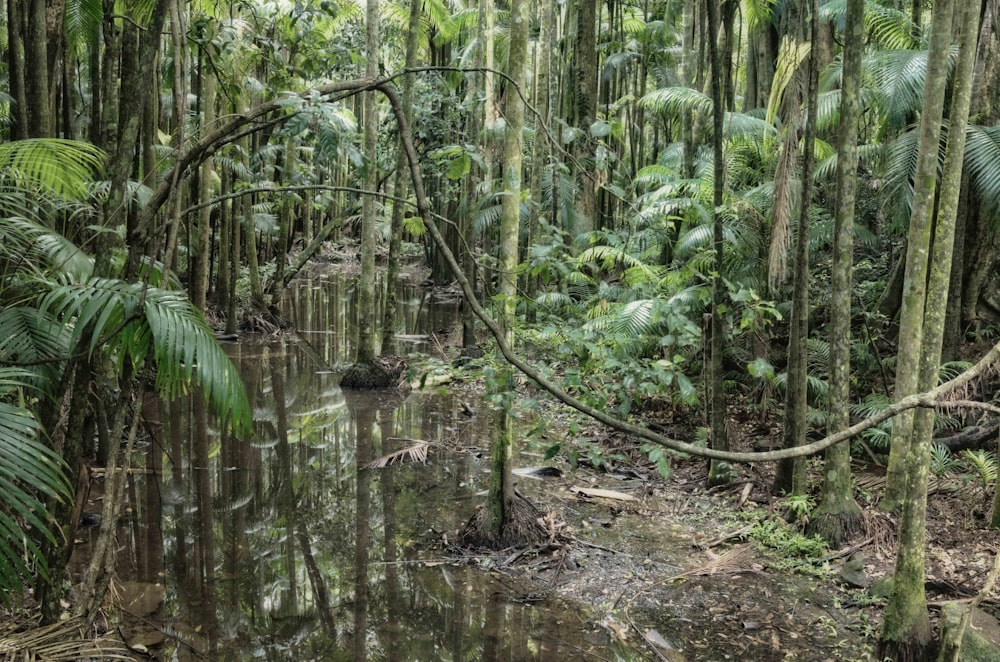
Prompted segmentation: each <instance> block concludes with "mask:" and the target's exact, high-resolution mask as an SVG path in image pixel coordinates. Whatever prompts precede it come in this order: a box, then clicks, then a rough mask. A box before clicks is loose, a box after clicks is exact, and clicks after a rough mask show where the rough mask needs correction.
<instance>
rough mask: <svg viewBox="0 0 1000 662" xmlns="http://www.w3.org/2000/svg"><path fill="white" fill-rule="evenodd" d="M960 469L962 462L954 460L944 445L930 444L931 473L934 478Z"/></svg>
mask: <svg viewBox="0 0 1000 662" xmlns="http://www.w3.org/2000/svg"><path fill="white" fill-rule="evenodd" d="M961 468H962V462H961V461H960V460H959V459H958V458H956V457H955V456H954V455H953V454H952V452H951V451H950V450H949V449H948V447H947V446H945V445H944V444H931V472H932V473H933V474H934V475H935V476H938V477H940V476H945V475H947V474H951V473H955V472H957V471H959V470H960V469H961Z"/></svg>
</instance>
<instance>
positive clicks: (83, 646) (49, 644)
mask: <svg viewBox="0 0 1000 662" xmlns="http://www.w3.org/2000/svg"><path fill="white" fill-rule="evenodd" d="M87 630H88V627H87V623H86V622H85V620H84V619H83V618H72V619H69V620H65V621H59V622H57V623H52V624H51V625H42V626H34V627H32V626H29V627H27V628H25V627H23V626H22V625H21V624H18V623H15V622H11V623H9V624H8V625H6V626H5V627H4V628H3V631H0V650H2V651H4V655H5V657H7V659H12V660H14V659H17V660H51V661H52V662H62V661H66V662H69V661H71V660H90V659H98V660H132V659H134V657H133V655H131V654H130V653H129V651H128V649H127V648H125V647H124V646H123V645H122V643H121V642H120V641H114V640H113V639H110V638H100V639H96V640H95V639H94V638H93V637H92V636H89V635H88V634H87Z"/></svg>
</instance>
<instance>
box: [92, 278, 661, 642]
mask: <svg viewBox="0 0 1000 662" xmlns="http://www.w3.org/2000/svg"><path fill="white" fill-rule="evenodd" d="M355 300H356V299H355V296H354V288H353V287H352V285H351V284H350V283H349V282H342V281H341V280H340V279H337V278H335V277H333V278H329V279H327V280H316V281H301V282H298V283H296V285H295V286H294V287H293V288H292V290H291V291H290V296H289V299H288V300H287V301H286V308H285V313H286V314H287V315H288V317H289V318H290V319H292V320H294V321H295V322H296V324H297V325H298V327H299V328H300V329H301V330H302V333H301V334H300V335H299V336H297V337H289V336H286V337H281V338H263V339H261V338H258V339H252V338H244V339H242V340H241V341H240V342H239V343H234V344H231V345H229V346H228V351H229V353H230V356H231V357H232V359H233V361H234V362H235V363H236V365H237V366H238V367H239V370H240V372H241V374H242V376H243V379H244V381H245V383H246V388H247V392H248V395H249V397H250V398H251V403H252V407H253V411H254V428H255V431H254V434H253V435H251V436H248V437H245V438H243V437H241V438H236V437H233V436H231V435H229V434H228V433H227V432H226V431H225V430H223V429H221V427H220V426H218V424H217V423H215V422H213V421H211V420H209V417H208V416H207V414H206V412H205V409H204V407H203V406H202V405H201V400H200V398H199V397H197V396H192V397H191V398H190V399H188V400H187V401H182V402H175V403H169V404H166V403H152V404H147V408H148V411H147V417H148V419H149V420H150V424H149V426H148V429H147V433H148V439H147V442H146V444H145V447H144V449H143V461H142V464H143V467H142V470H140V471H139V472H137V473H136V475H135V476H134V480H133V481H132V482H131V484H130V486H129V490H128V500H129V504H128V512H129V517H128V518H127V521H126V522H125V523H124V524H123V528H122V530H121V531H120V533H119V541H120V545H121V546H120V549H119V553H118V569H119V576H120V577H121V578H122V581H121V582H120V583H119V584H117V585H116V586H115V587H113V589H114V593H115V596H116V599H117V601H118V603H119V604H121V605H122V606H123V607H124V610H125V614H126V616H125V624H124V627H123V631H124V632H125V633H126V634H127V636H128V638H129V640H130V643H131V644H132V645H133V646H135V647H137V648H136V650H143V649H146V650H148V651H149V652H150V654H151V655H153V656H154V657H155V658H157V659H171V660H244V659H258V658H260V659H267V660H365V659H372V660H382V659H388V660H573V659H612V660H615V659H641V657H643V656H642V654H640V653H638V652H637V651H635V650H632V649H629V648H627V647H623V646H621V645H619V644H614V643H612V642H611V641H610V639H609V637H608V636H607V634H606V633H605V632H604V631H595V630H594V628H593V626H592V625H591V624H589V623H587V622H585V620H584V619H585V616H584V614H583V611H584V610H582V609H581V608H580V606H573V605H566V604H563V603H560V602H557V601H555V600H553V599H541V600H525V599H522V598H523V597H524V596H523V595H522V596H519V595H518V592H517V591H516V590H515V591H512V590H511V587H510V585H509V581H508V580H506V579H504V577H503V575H501V574H499V573H489V572H486V571H484V570H483V569H480V568H470V567H469V566H468V565H462V564H456V563H454V562H452V561H454V559H448V558H447V557H446V556H445V555H446V554H447V552H442V551H440V550H441V546H440V545H439V544H438V543H439V542H440V540H441V536H442V534H443V533H446V532H452V531H455V530H456V529H458V528H459V527H460V526H461V525H462V523H463V522H464V521H466V520H467V518H468V517H469V516H470V514H471V513H472V511H473V509H474V508H475V506H476V504H477V503H479V502H480V501H481V497H479V496H477V491H479V490H482V489H485V485H486V477H487V474H486V464H485V461H484V460H482V459H480V458H479V457H478V454H477V453H476V452H475V449H477V448H480V449H481V448H487V447H488V446H489V435H490V425H489V420H488V419H489V417H488V416H486V415H481V416H478V417H476V418H472V419H469V418H467V417H465V416H463V415H462V414H461V412H460V406H459V403H458V402H457V401H455V400H454V399H453V397H452V396H450V395H449V394H447V393H445V392H429V393H424V392H416V393H412V394H410V395H409V396H407V397H393V396H386V395H379V394H351V393H345V392H344V391H342V390H341V389H340V388H339V386H338V384H337V377H336V374H335V372H334V369H335V368H336V367H337V366H338V365H343V364H344V363H345V362H347V361H348V360H350V357H351V356H352V353H353V344H354V342H355V340H354V338H353V337H352V333H351V330H352V329H353V328H354V327H355V326H356V324H355V321H356V319H357V316H358V315H359V314H362V313H363V312H364V311H359V310H357V306H356V305H355ZM456 312H457V304H456V302H454V301H449V300H440V299H438V300H435V299H434V298H432V297H431V296H430V295H429V294H428V292H427V291H424V290H421V289H420V288H415V287H406V288H404V289H403V290H402V292H401V301H400V313H401V314H400V316H399V317H400V328H399V331H400V332H401V333H403V334H406V335H419V334H424V333H427V332H429V331H438V330H440V329H446V328H449V327H451V326H452V324H453V321H454V320H455V315H456ZM429 349H430V348H429V347H428V346H426V345H420V344H417V343H412V342H411V343H410V344H409V345H404V347H403V349H402V353H406V352H408V351H429ZM414 440H429V441H433V442H435V443H436V444H437V445H435V446H432V447H431V448H430V453H429V455H430V456H429V458H428V462H427V463H426V464H414V463H406V464H396V465H393V466H390V467H388V468H384V469H374V470H373V469H368V468H366V467H367V465H368V464H369V463H370V462H372V460H373V459H374V458H378V457H380V456H384V455H386V454H388V453H391V452H394V451H398V450H400V449H403V448H406V447H407V446H410V445H412V444H413V443H414ZM95 507H97V505H96V504H95ZM139 647H142V648H139Z"/></svg>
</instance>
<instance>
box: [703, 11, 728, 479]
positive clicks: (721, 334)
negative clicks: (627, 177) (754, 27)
mask: <svg viewBox="0 0 1000 662" xmlns="http://www.w3.org/2000/svg"><path fill="white" fill-rule="evenodd" d="M706 4H707V8H708V49H709V53H710V55H709V58H710V62H711V67H712V74H711V75H712V78H711V87H712V164H713V165H712V176H713V180H712V250H713V251H714V252H715V272H714V273H713V274H712V324H711V327H712V339H711V343H712V347H711V365H710V368H709V375H707V376H706V377H707V378H708V379H710V380H711V385H712V388H711V391H712V417H711V428H712V437H711V440H712V448H714V449H716V450H729V438H728V435H727V431H726V393H725V390H724V389H725V386H724V384H725V380H724V379H723V367H722V354H723V352H724V351H725V329H724V326H723V316H724V314H725V313H724V312H723V308H724V306H725V301H726V292H725V287H726V285H725V262H724V261H723V250H724V248H725V243H724V242H723V235H722V193H723V190H724V188H725V177H726V162H725V157H724V155H723V153H722V130H723V129H722V120H723V116H724V115H725V112H724V108H723V105H722V54H721V53H720V52H719V43H718V40H717V38H716V37H717V35H718V34H719V0H707V3H706ZM731 477H732V472H731V470H730V466H729V464H728V463H727V462H717V461H714V460H713V461H712V462H711V464H710V465H709V469H708V484H709V485H721V484H724V483H728V482H729V481H730V479H731Z"/></svg>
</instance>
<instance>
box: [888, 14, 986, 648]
mask: <svg viewBox="0 0 1000 662" xmlns="http://www.w3.org/2000/svg"><path fill="white" fill-rule="evenodd" d="M941 4H942V5H945V4H950V3H946V2H942V3H941ZM939 8H941V6H940V5H939V6H935V8H934V18H933V19H932V21H933V20H935V19H936V15H937V12H938V9H939ZM949 9H950V7H949ZM955 27H956V28H957V32H958V42H959V49H960V50H959V58H958V62H957V64H956V66H955V73H954V77H953V85H952V96H951V112H950V117H949V130H948V147H947V150H946V152H945V158H944V166H943V167H942V170H941V187H940V190H941V193H940V199H939V201H938V213H937V219H936V222H935V223H934V238H933V249H932V253H931V256H930V260H929V264H928V265H927V267H926V268H925V272H929V275H930V278H929V280H928V283H927V293H926V303H925V305H924V307H923V309H924V317H923V334H922V337H921V342H920V353H919V379H918V381H917V388H918V389H928V388H934V387H935V386H937V384H938V377H939V370H940V365H941V347H942V342H943V338H944V322H945V313H946V311H947V306H948V285H949V282H950V279H951V261H952V250H953V247H954V239H955V217H956V214H957V211H958V198H959V189H960V187H961V182H962V161H963V159H964V156H965V135H966V134H965V130H966V125H967V123H968V119H969V106H970V103H971V96H972V70H973V66H974V65H975V55H976V50H977V49H976V36H977V34H978V27H979V3H973V2H959V3H955ZM948 32H949V33H950V32H951V30H950V29H949V30H948ZM929 57H934V53H933V51H932V52H931V53H930V55H929ZM934 82H937V81H934ZM931 83H932V81H931V79H930V74H928V80H927V82H926V83H925V85H930V84H931ZM940 84H941V86H942V88H943V87H944V85H943V81H941V82H940ZM925 94H926V92H925ZM925 108H926V106H925ZM933 149H934V151H935V156H936V153H937V145H936V144H934V145H933ZM918 158H919V157H918ZM914 203H916V199H914ZM911 223H912V221H911ZM912 249H913V244H911V250H912ZM923 259H924V261H925V262H926V261H927V250H926V248H925V249H924V255H923ZM902 337H903V329H902V328H900V338H902ZM911 369H912V366H911ZM933 432H934V410H933V409H920V410H918V411H917V412H916V413H915V414H914V417H913V430H912V433H911V439H910V443H909V446H910V448H909V449H908V452H907V453H906V463H905V467H906V477H905V483H904V485H905V489H904V490H903V491H902V507H903V508H902V516H901V518H900V526H899V546H898V549H897V553H896V571H895V573H894V574H893V585H892V594H891V595H890V596H889V604H888V605H887V606H886V612H885V624H884V626H883V629H882V638H881V639H880V641H879V657H880V658H884V657H888V658H891V659H892V660H911V659H923V657H924V656H925V655H926V654H927V652H928V650H929V649H930V647H931V645H932V642H931V635H930V620H929V618H928V616H927V605H926V603H925V598H924V561H925V553H924V547H925V545H926V537H927V476H928V472H929V468H930V443H931V436H932V434H933Z"/></svg>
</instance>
